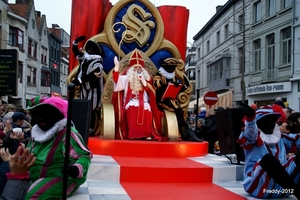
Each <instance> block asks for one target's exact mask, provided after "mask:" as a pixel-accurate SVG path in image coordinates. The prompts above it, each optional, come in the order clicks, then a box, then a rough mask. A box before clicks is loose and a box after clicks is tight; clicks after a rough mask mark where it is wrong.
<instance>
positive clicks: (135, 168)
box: [113, 156, 213, 183]
mask: <svg viewBox="0 0 300 200" xmlns="http://www.w3.org/2000/svg"><path fill="white" fill-rule="evenodd" d="M113 158H114V159H115V160H116V161H117V162H118V163H119V165H120V166H121V174H120V181H121V182H123V181H124V182H152V183H205V182H206V183H211V182H212V173H213V168H211V167H209V166H207V165H204V164H200V163H197V162H194V161H192V160H189V159H186V158H135V157H116V156H113Z"/></svg>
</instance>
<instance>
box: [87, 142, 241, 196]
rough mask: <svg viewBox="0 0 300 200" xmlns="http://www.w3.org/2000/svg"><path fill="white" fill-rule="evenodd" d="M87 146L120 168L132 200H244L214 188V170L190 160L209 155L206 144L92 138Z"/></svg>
mask: <svg viewBox="0 0 300 200" xmlns="http://www.w3.org/2000/svg"><path fill="white" fill-rule="evenodd" d="M88 146H89V148H90V149H91V151H92V152H93V153H94V154H99V155H109V156H112V157H113V158H114V159H115V161H116V162H117V163H118V164H119V165H120V183H121V184H122V186H123V188H124V189H125V190H126V192H127V194H128V195H129V196H130V198H131V199H133V200H135V199H138V200H141V199H142V200H144V199H145V200H147V199H149V200H159V199H163V200H166V199H170V200H171V199H172V200H174V199H175V200H176V199H178V200H186V199H188V200H189V199H197V200H202V199H204V200H206V199H209V200H215V199H217V200H219V199H222V200H227V199H228V200H235V199H245V198H243V197H241V196H239V195H236V194H234V193H232V192H230V191H228V190H226V189H224V188H222V187H219V186H217V185H215V184H213V183H212V177H213V168H212V167H209V166H207V165H204V164H201V163H198V162H195V161H192V160H189V159H188V158H187V157H197V156H205V155H207V151H208V143H207V142H201V143H199V142H156V141H142V140H103V139H100V138H98V137H90V138H89V141H88Z"/></svg>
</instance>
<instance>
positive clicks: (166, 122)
mask: <svg viewBox="0 0 300 200" xmlns="http://www.w3.org/2000/svg"><path fill="white" fill-rule="evenodd" d="M164 113H165V119H163V129H164V130H163V131H164V132H165V133H166V134H167V135H166V136H167V137H168V138H169V140H170V141H178V139H179V131H178V123H177V119H176V115H175V113H174V112H170V111H168V110H164Z"/></svg>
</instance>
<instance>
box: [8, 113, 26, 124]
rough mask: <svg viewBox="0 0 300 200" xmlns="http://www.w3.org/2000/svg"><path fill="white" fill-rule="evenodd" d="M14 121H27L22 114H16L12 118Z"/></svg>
mask: <svg viewBox="0 0 300 200" xmlns="http://www.w3.org/2000/svg"><path fill="white" fill-rule="evenodd" d="M11 118H12V119H13V122H16V121H18V120H23V119H25V115H24V113H22V112H14V114H13V115H12V116H11Z"/></svg>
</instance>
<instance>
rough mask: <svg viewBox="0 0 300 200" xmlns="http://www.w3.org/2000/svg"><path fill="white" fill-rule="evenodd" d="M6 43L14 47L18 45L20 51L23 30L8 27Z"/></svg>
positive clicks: (22, 43) (22, 41)
mask: <svg viewBox="0 0 300 200" xmlns="http://www.w3.org/2000/svg"><path fill="white" fill-rule="evenodd" d="M8 44H9V45H11V46H14V47H18V48H19V50H20V51H23V50H24V32H23V31H21V30H20V29H18V28H15V27H12V26H10V27H9V39H8Z"/></svg>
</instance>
